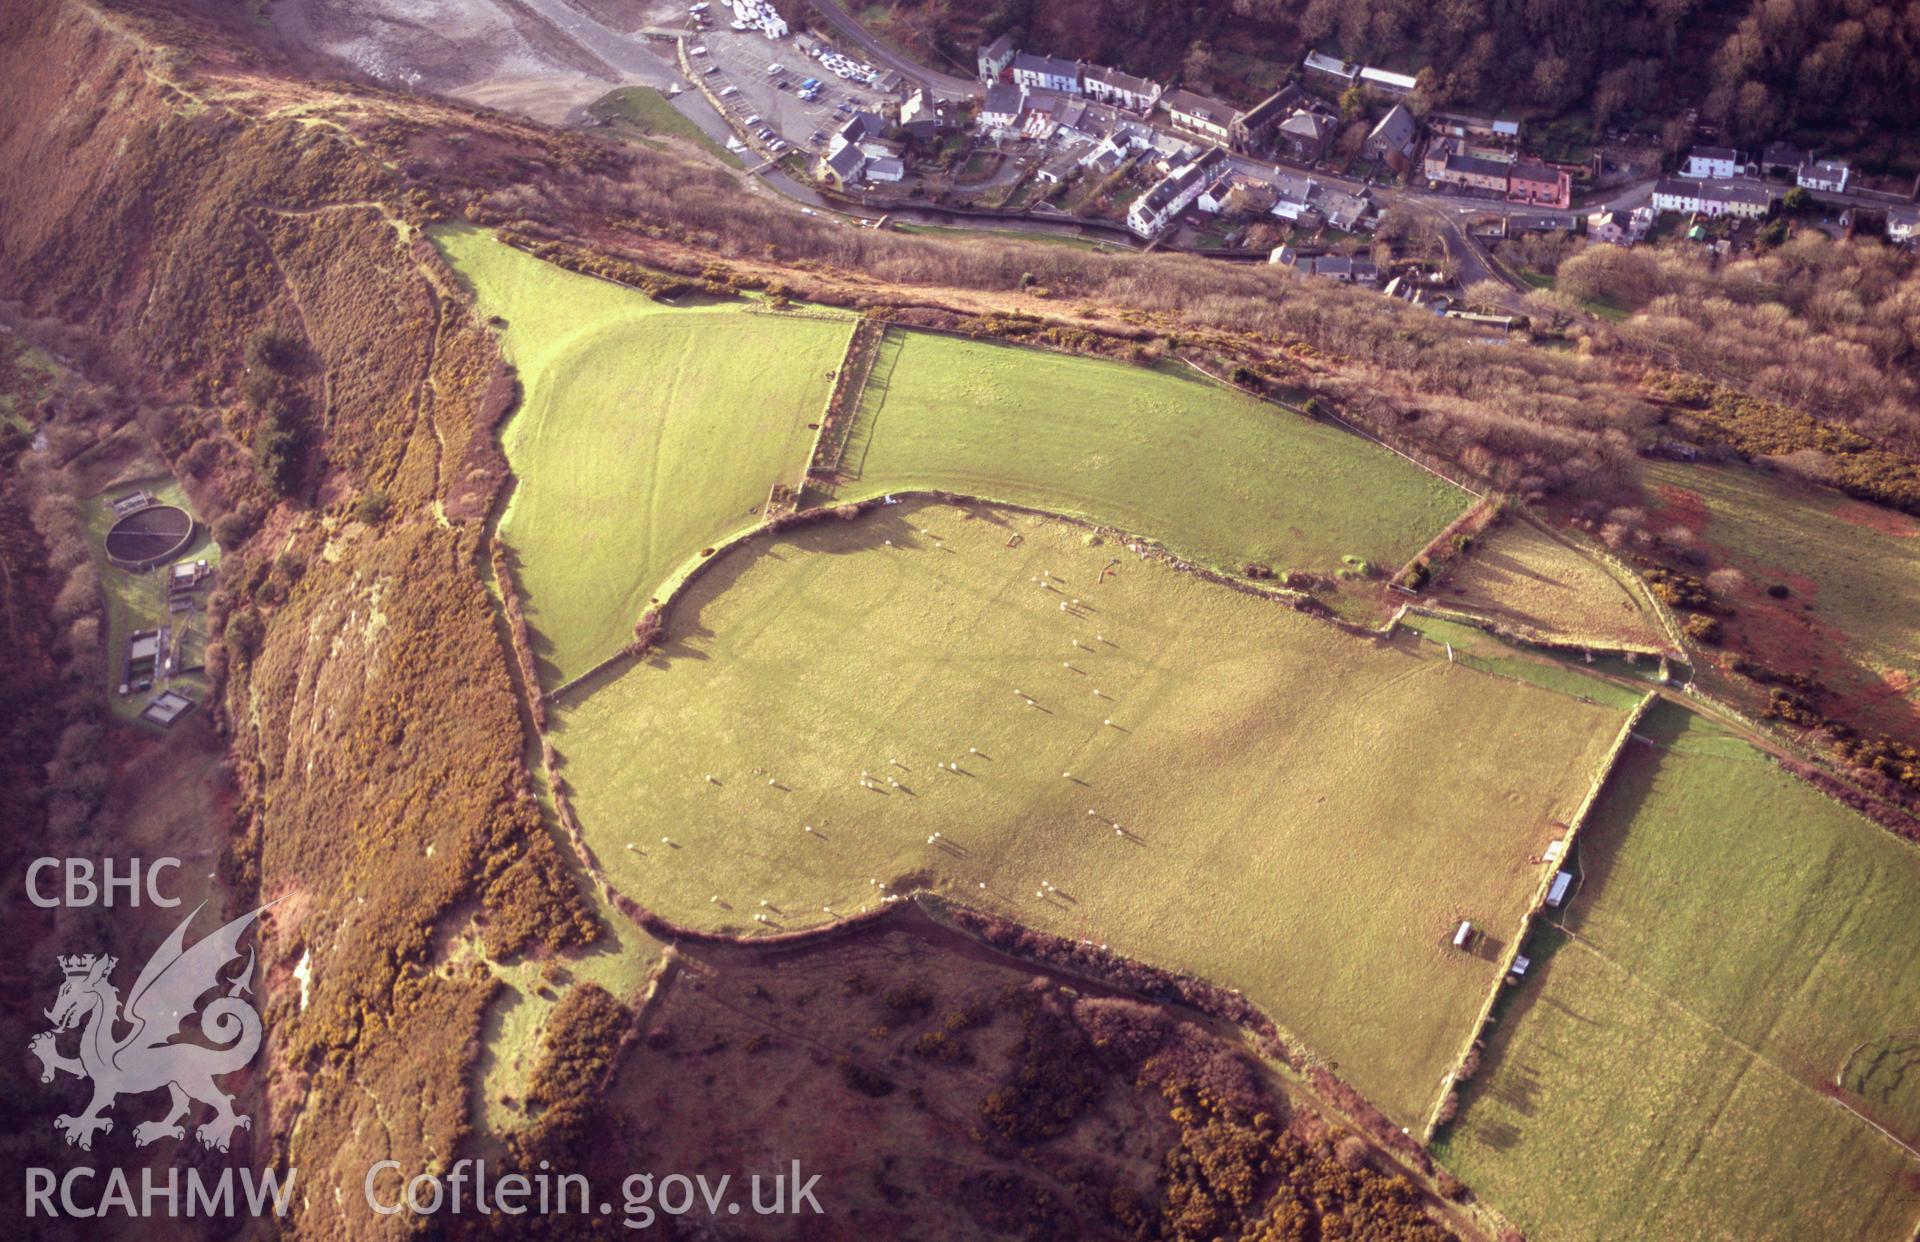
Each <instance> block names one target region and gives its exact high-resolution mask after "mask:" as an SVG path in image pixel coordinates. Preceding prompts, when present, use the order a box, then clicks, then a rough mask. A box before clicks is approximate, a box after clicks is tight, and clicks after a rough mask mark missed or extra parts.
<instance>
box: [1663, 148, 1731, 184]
mask: <svg viewBox="0 0 1920 1242" xmlns="http://www.w3.org/2000/svg"><path fill="white" fill-rule="evenodd" d="M1746 170H1747V166H1746V164H1745V163H1744V162H1743V161H1742V160H1741V159H1740V153H1739V152H1738V151H1736V150H1734V149H1733V148H1732V147H1695V148H1694V149H1693V150H1691V151H1689V152H1687V159H1686V162H1685V163H1684V164H1683V165H1681V168H1680V175H1681V176H1683V177H1692V178H1694V179H1695V180H1697V181H1706V180H1725V179H1727V178H1729V177H1738V176H1739V175H1741V174H1742V173H1744V172H1745V171H1746Z"/></svg>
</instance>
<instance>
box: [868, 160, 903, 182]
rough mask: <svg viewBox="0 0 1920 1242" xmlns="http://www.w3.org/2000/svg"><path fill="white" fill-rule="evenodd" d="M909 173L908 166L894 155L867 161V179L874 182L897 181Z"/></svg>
mask: <svg viewBox="0 0 1920 1242" xmlns="http://www.w3.org/2000/svg"><path fill="white" fill-rule="evenodd" d="M906 175H907V166H906V165H905V164H903V163H901V162H900V161H899V160H898V159H895V158H894V157H893V156H890V155H888V156H882V157H881V158H879V159H877V160H868V161H867V180H869V181H872V182H876V183H878V182H883V181H884V182H888V183H892V182H897V181H900V180H902V179H903V178H905V177H906Z"/></svg>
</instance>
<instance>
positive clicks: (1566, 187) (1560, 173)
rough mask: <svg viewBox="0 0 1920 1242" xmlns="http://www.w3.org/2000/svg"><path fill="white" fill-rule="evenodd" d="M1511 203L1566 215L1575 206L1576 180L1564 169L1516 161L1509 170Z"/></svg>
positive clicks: (1533, 162)
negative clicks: (1546, 209) (1574, 182)
mask: <svg viewBox="0 0 1920 1242" xmlns="http://www.w3.org/2000/svg"><path fill="white" fill-rule="evenodd" d="M1507 201H1508V202H1509V203H1525V204H1527V205H1528V206H1530V207H1557V208H1559V209H1560V210H1562V211H1564V210H1566V209H1567V207H1569V206H1570V205H1571V204H1572V203H1573V178H1572V177H1571V176H1569V175H1568V174H1567V173H1566V171H1565V170H1563V169H1559V168H1549V167H1547V166H1546V165H1545V164H1541V163H1537V162H1535V161H1533V160H1515V161H1514V162H1513V163H1512V164H1511V165H1510V166H1509V167H1508V169H1507Z"/></svg>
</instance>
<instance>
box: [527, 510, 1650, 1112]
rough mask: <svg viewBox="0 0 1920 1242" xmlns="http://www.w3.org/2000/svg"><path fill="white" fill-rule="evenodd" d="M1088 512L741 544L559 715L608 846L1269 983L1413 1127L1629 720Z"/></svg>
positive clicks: (653, 891) (726, 917)
mask: <svg viewBox="0 0 1920 1242" xmlns="http://www.w3.org/2000/svg"><path fill="white" fill-rule="evenodd" d="M1092 538H1093V537H1092V536H1090V535H1088V534H1087V533H1086V532H1085V531H1084V530H1082V529H1081V528H1079V527H1076V526H1072V525H1070V524H1067V523H1063V522H1058V521H1054V520H1051V519H1044V518H1039V517H1034V516H1027V515H1013V514H1007V513H1006V512H1005V511H1000V510H992V509H976V508H959V507H948V506H942V505H921V504H917V503H911V502H910V503H906V504H902V505H898V506H894V507H890V508H885V509H882V510H880V511H879V512H877V513H875V514H872V515H870V516H868V517H866V518H862V519H861V520H859V521H857V522H852V523H842V522H838V521H831V522H827V523H824V524H820V525H816V526H812V527H808V528H803V529H801V530H798V531H794V532H790V533H789V534H788V535H787V536H785V537H782V538H779V539H759V540H756V541H754V542H752V543H750V544H747V545H744V546H742V547H741V548H740V549H739V550H738V551H736V552H734V553H731V554H729V555H726V556H725V557H723V558H722V559H720V560H718V561H716V562H715V563H714V564H713V565H712V566H711V567H709V568H708V570H707V571H706V572H705V573H704V574H703V575H702V576H700V577H699V578H697V579H696V580H695V581H694V582H693V583H692V584H691V586H690V587H689V588H688V591H687V593H686V594H685V595H683V596H682V597H681V598H680V600H679V601H678V602H677V603H676V604H675V606H674V609H673V611H672V613H671V615H670V618H669V624H668V629H669V633H670V641H669V643H668V645H667V646H666V647H665V648H664V649H663V651H661V652H660V653H658V655H657V657H656V658H654V659H653V660H652V661H650V662H649V663H648V664H646V665H643V666H640V667H637V668H634V669H632V670H631V671H629V672H627V673H626V674H625V675H623V676H620V677H618V678H616V679H611V680H609V681H606V682H604V683H601V684H598V685H597V686H594V687H593V688H592V689H591V690H590V692H585V696H584V697H583V698H579V699H578V700H576V701H574V702H572V703H570V704H567V705H564V706H562V707H561V708H560V709H559V710H557V711H556V712H555V714H554V720H553V733H552V740H553V741H554V743H555V744H556V746H557V747H558V749H559V751H560V752H561V755H562V758H563V760H564V766H563V767H562V769H561V775H562V777H563V778H564V779H565V780H566V781H567V783H568V784H569V785H570V786H571V788H572V791H573V794H572V797H573V804H574V806H575V808H576V810H577V812H578V814H579V817H580V820H581V822H582V824H583V826H584V830H585V832H586V834H587V836H588V839H589V841H590V843H591V844H592V846H593V847H594V849H595V851H596V853H597V854H598V856H599V860H600V864H601V866H602V867H603V868H604V869H605V871H606V872H607V874H608V875H609V876H610V878H611V879H612V880H613V882H614V883H615V884H616V885H617V886H618V887H619V888H621V889H622V890H623V891H625V892H627V893H629V894H630V895H632V896H633V897H634V898H636V899H637V900H639V901H641V902H642V903H643V904H646V905H648V906H650V907H652V908H654V909H656V910H658V911H659V912H660V913H662V914H664V915H667V916H668V917H671V918H674V919H679V920H684V921H686V922H689V923H693V924H698V925H703V926H714V927H734V928H745V929H752V928H754V927H755V926H756V923H755V922H754V916H756V915H762V914H764V915H766V916H767V917H768V918H769V919H771V926H774V927H782V928H797V927H805V926H810V925H814V924H818V923H820V922H823V921H824V920H826V919H828V918H829V917H831V915H830V914H829V910H831V911H832V912H834V913H849V912H852V911H854V910H857V909H859V908H860V907H862V906H865V905H870V904H872V903H874V902H876V901H878V900H879V899H880V898H881V896H882V891H881V889H880V888H879V887H877V886H876V885H875V884H874V883H873V882H874V881H879V882H881V883H883V884H885V885H888V886H891V887H895V888H900V887H926V888H931V889H933V890H936V891H939V892H943V893H946V894H948V895H950V896H953V897H956V898H959V899H962V900H965V901H968V902H972V903H976V904H979V905H981V906H983V907H985V908H988V909H993V910H999V911H1001V912H1004V913H1007V914H1010V915H1013V916H1016V917H1018V918H1020V919H1021V920H1023V921H1027V922H1030V923H1032V924H1036V925H1038V926H1041V927H1045V928H1049V929H1051V930H1054V931H1057V932H1060V933H1063V934H1067V935H1072V936H1085V937H1089V938H1092V939H1094V940H1096V941H1098V942H1103V943H1109V944H1111V945H1112V946H1113V947H1114V948H1115V949H1116V950H1119V951H1121V952H1125V953H1127V954H1130V955H1134V956H1138V957H1140V958H1142V959H1144V960H1147V961H1150V962H1154V963H1157V964H1162V965H1167V966H1174V967H1180V968H1184V969H1188V970H1192V971H1195V972H1197V973H1199V974H1201V975H1204V976H1206V977H1208V978H1210V979H1214V980H1217V981H1219V982H1222V983H1224V984H1227V985H1230V986H1235V987H1239V988H1242V989H1244V990H1245V991H1246V992H1247V994H1248V995H1249V996H1250V997H1251V998H1252V999H1254V1000H1255V1001H1256V1002H1258V1003H1259V1004H1261V1005H1263V1006H1265V1007H1267V1009H1268V1010H1269V1011H1270V1012H1272V1013H1274V1014H1275V1015H1276V1016H1277V1017H1278V1019H1279V1020H1280V1021H1281V1022H1282V1023H1283V1024H1284V1025H1287V1026H1289V1027H1290V1028H1292V1029H1293V1030H1295V1031H1296V1032H1297V1033H1298V1034H1299V1035H1300V1036H1302V1037H1303V1038H1304V1039H1306V1040H1307V1041H1308V1042H1309V1043H1310V1044H1312V1045H1313V1046H1314V1047H1315V1048H1317V1049H1319V1050H1321V1051H1322V1052H1324V1053H1326V1054H1328V1055H1331V1056H1333V1057H1336V1058H1337V1059H1338V1061H1339V1063H1340V1067H1341V1072H1342V1073H1343V1074H1346V1075H1348V1076H1350V1078H1351V1079H1352V1081H1353V1082H1354V1083H1355V1084H1356V1085H1358V1086H1359V1087H1360V1088H1361V1089H1362V1090H1363V1091H1365V1092H1366V1093H1367V1094H1368V1095H1369V1096H1370V1097H1371V1098H1373V1099H1375V1100H1376V1101H1378V1102H1379V1103H1380V1104H1381V1105H1382V1106H1383V1107H1384V1108H1386V1109H1387V1110H1388V1111H1389V1112H1390V1113H1391V1114H1393V1115H1394V1116H1396V1117H1398V1118H1400V1119H1401V1120H1402V1121H1403V1122H1405V1123H1407V1124H1413V1123H1414V1122H1416V1121H1417V1120H1419V1118H1420V1117H1421V1116H1422V1115H1424V1111H1425V1110H1426V1108H1427V1107H1428V1106H1429V1105H1430V1104H1431V1102H1432V1099H1433V1097H1434V1093H1435V1092H1436V1090H1437V1089H1438V1085H1439V1080H1440V1076H1441V1074H1442V1072H1443V1070H1444V1068H1445V1066H1446V1064H1447V1063H1448V1061H1449V1060H1450V1058H1451V1057H1452V1056H1453V1055H1454V1054H1456V1053H1457V1052H1458V1050H1459V1048H1460V1044H1461V1041H1462V1040H1463V1039H1464V1038H1465V1034H1466V1026H1467V1024H1468V1023H1469V1022H1470V1021H1471V1019H1472V1016H1473V1013H1474V1011H1475V1009H1476V1006H1477V1004H1478V1002H1479V1000H1480V999H1481V997H1482V996H1483V995H1484V993H1485V990H1486V988H1487V987H1488V986H1489V985H1490V983H1491V982H1492V976H1493V971H1494V969H1495V967H1494V960H1495V957H1496V956H1497V954H1498V952H1499V949H1500V948H1501V945H1500V942H1499V937H1500V935H1501V929H1503V928H1510V927H1512V926H1514V925H1515V924H1516V922H1517V919H1518V917H1519V914H1520V911H1521V909H1522V907H1523V905H1524V904H1525V901H1526V899H1527V897H1528V896H1529V895H1530V893H1531V891H1532V889H1533V886H1534V884H1535V883H1536V881H1537V879H1538V875H1539V872H1538V868H1537V866H1536V865H1534V864H1532V863H1530V861H1529V858H1530V856H1532V855H1535V854H1537V853H1538V852H1539V851H1540V849H1541V848H1542V847H1543V846H1544V845H1545V843H1546V842H1547V840H1549V839H1550V838H1551V837H1552V836H1554V835H1555V833H1556V829H1555V828H1554V821H1555V820H1556V819H1560V818H1563V817H1565V816H1566V815H1567V814H1569V813H1570V812H1571V811H1572V809H1573V807H1574V805H1575V804H1576V803H1577V802H1578V801H1579V800H1580V798H1581V796H1582V795H1583V794H1584V793H1585V791H1586V788H1587V785H1588V781H1589V779H1590V777H1591V775H1592V774H1593V772H1594V770H1595V767H1596V765H1597V763H1598V761H1599V759H1600V757H1601V756H1602V754H1603V753H1604V752H1605V750H1606V749H1607V747H1608V745H1609V743H1610V742H1611V740H1612V738H1613V736H1614V734H1615V732H1616V730H1617V729H1618V728H1619V726H1620V723H1621V721H1622V719H1623V717H1624V713H1623V712H1621V711H1619V710H1617V709H1615V708H1612V707H1609V706H1605V705H1600V704H1592V705H1589V704H1581V703H1579V702H1576V701H1575V700H1574V699H1572V698H1570V697H1567V696H1566V695H1563V694H1559V693H1555V692H1553V691H1549V690H1545V689H1541V688H1538V687H1535V686H1531V685H1527V684H1524V683H1521V682H1516V681H1509V680H1506V679H1503V678H1495V677H1488V676H1485V675H1483V674H1480V673H1477V672H1474V671H1472V670H1470V669H1468V668H1466V667H1464V666H1455V665H1449V664H1448V663H1447V661H1446V660H1445V658H1444V656H1441V655H1440V654H1439V652H1438V651H1437V650H1435V649H1434V648H1432V647H1431V646H1427V645H1424V644H1422V643H1420V642H1419V640H1418V639H1416V638H1413V637H1411V636H1409V637H1407V638H1405V639H1403V640H1401V641H1400V642H1398V643H1397V644H1392V645H1388V644H1380V643H1374V642H1370V641H1367V640H1363V639H1356V638H1354V637H1352V636H1349V635H1347V634H1343V633H1341V632H1340V631H1338V630H1336V629H1335V628H1333V627H1331V626H1328V625H1325V624H1323V623H1321V622H1317V621H1313V620H1310V619H1308V618H1306V617H1303V616H1301V615H1300V614H1298V613H1295V612H1292V611H1290V610H1288V609H1286V608H1284V607H1281V606H1279V605H1277V604H1274V603H1272V602H1270V601H1267V600H1263V599H1258V598H1255V597H1252V596H1249V595H1246V594H1243V593H1240V592H1237V591H1232V590H1228V589H1225V588H1222V587H1220V586H1218V585H1216V584H1212V583H1209V582H1206V581H1204V580H1202V579H1200V578H1198V577H1196V576H1194V575H1190V574H1183V573H1180V572H1178V571H1174V570H1171V569H1168V568H1166V567H1164V566H1162V565H1160V564H1158V563H1157V562H1151V561H1142V560H1139V559H1137V558H1135V557H1134V556H1132V555H1131V554H1129V553H1127V552H1126V551H1125V550H1124V549H1123V548H1116V547H1115V546H1113V545H1112V544H1110V543H1099V544H1094V543H1090V542H1089V540H1090V539H1092ZM1010 544H1011V545H1012V546H1009V545H1010ZM1116 556H1117V557H1118V558H1119V559H1118V560H1117V561H1116V560H1115V557H1116ZM1109 564H1112V565H1113V567H1114V570H1115V572H1114V573H1113V574H1111V575H1109V576H1107V577H1106V578H1105V580H1104V581H1102V580H1101V579H1102V570H1103V569H1105V568H1106V567H1108V566H1109ZM1043 575H1052V576H1051V577H1049V578H1047V581H1049V582H1051V583H1053V586H1052V587H1050V588H1046V589H1043V588H1042V586H1040V585H1039V584H1038V583H1037V581H1036V580H1037V579H1040V578H1041V577H1042V576H1043ZM1076 599H1078V600H1079V601H1080V603H1079V605H1078V606H1076V605H1075V604H1074V602H1073V601H1074V600H1076ZM1063 605H1064V608H1063ZM1076 644H1077V645H1076ZM1019 691H1024V692H1025V693H1026V695H1029V696H1031V701H1032V702H1033V703H1035V704H1037V706H1029V705H1028V703H1029V700H1028V699H1027V698H1025V697H1023V696H1022V695H1021V694H1020V693H1017V692H1019ZM1096 691H1097V692H1098V693H1096ZM1109 721H1110V722H1111V723H1107V722H1109ZM976 749H977V752H978V753H976ZM949 763H951V764H954V765H956V767H954V768H947V767H944V766H942V765H946V764H949ZM863 772H864V773H870V774H871V776H870V779H869V780H868V781H867V782H866V783H864V784H863V780H862V773H863ZM1069 773H1070V774H1071V775H1067V774H1069ZM709 777H711V778H712V779H711V780H709ZM894 782H898V784H897V785H896V784H895V783H894ZM808 827H812V828H813V829H814V830H815V831H813V832H808V831H806V829H807V828H808ZM935 834H938V836H937V838H936V837H935ZM663 838H668V839H669V840H665V841H663ZM1048 884H1051V885H1052V886H1053V887H1051V888H1048V887H1047V885H1048ZM762 902H767V903H770V904H769V905H766V906H762V905H761V903H762ZM1462 918H1471V919H1473V920H1474V921H1475V922H1476V923H1479V924H1480V925H1482V926H1483V927H1486V928H1488V929H1490V930H1491V932H1492V936H1491V938H1490V939H1489V941H1488V943H1487V944H1486V945H1484V946H1483V947H1482V948H1481V950H1480V951H1479V953H1478V954H1477V955H1465V954H1460V953H1455V952H1454V951H1452V950H1451V949H1450V948H1449V945H1448V941H1449V937H1450V935H1451V933H1452V931H1453V929H1454V927H1455V925H1456V924H1457V923H1458V922H1459V920H1460V919H1462Z"/></svg>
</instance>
